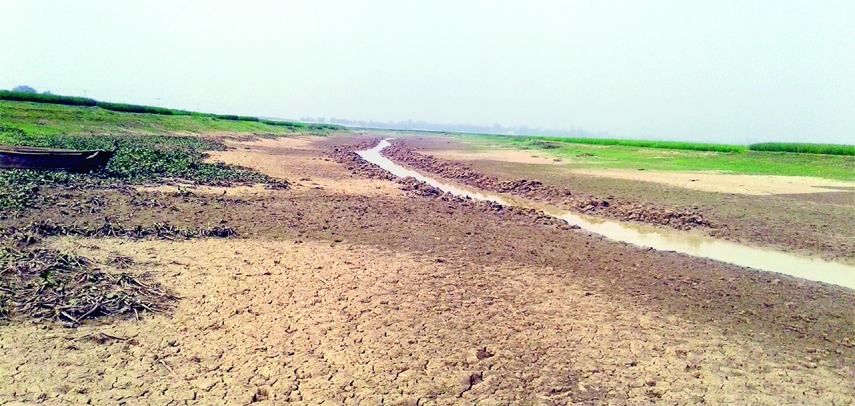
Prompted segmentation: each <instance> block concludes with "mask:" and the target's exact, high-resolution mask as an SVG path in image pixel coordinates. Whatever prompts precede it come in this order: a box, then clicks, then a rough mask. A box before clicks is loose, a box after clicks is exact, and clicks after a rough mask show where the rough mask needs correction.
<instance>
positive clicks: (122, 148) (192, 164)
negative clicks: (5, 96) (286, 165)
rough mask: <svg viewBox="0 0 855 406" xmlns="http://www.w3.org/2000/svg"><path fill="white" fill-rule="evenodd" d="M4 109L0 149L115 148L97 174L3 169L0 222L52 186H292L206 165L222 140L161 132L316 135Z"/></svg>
mask: <svg viewBox="0 0 855 406" xmlns="http://www.w3.org/2000/svg"><path fill="white" fill-rule="evenodd" d="M0 107H2V116H0V145H16V146H33V147H47V148H67V149H104V150H113V149H115V148H117V147H118V150H117V152H116V154H115V155H114V156H113V158H112V159H111V160H110V162H109V163H108V164H107V166H106V167H105V168H104V169H102V170H101V171H99V172H97V173H90V174H71V173H67V172H50V171H29V170H3V171H0V217H2V216H5V215H8V214H10V212H20V211H22V210H26V209H28V208H32V207H35V206H38V205H39V204H41V203H44V200H43V196H42V194H41V193H40V190H41V189H42V188H44V187H48V186H60V185H61V186H63V187H65V188H68V189H79V188H91V187H114V186H117V185H121V184H127V183H130V184H139V183H146V182H158V181H161V180H163V179H164V178H180V179H184V180H187V181H191V182H194V183H197V184H207V185H228V184H232V183H242V184H250V183H265V184H268V185H270V186H272V187H287V182H284V181H279V180H276V179H272V178H270V177H268V176H266V175H263V174H261V173H258V172H254V171H251V170H248V169H245V168H241V167H237V166H233V165H226V164H222V163H207V162H203V161H204V158H205V151H212V150H223V149H225V145H224V144H223V143H222V142H221V141H219V140H215V139H213V138H205V137H193V136H175V135H165V134H164V132H200V133H201V132H205V131H229V132H241V133H253V134H258V133H260V134H265V135H268V134H273V135H282V134H293V133H294V132H295V131H302V132H309V131H316V130H313V129H311V128H309V127H308V126H303V127H294V128H291V127H285V126H271V125H268V124H264V123H261V122H256V121H222V120H216V119H213V118H210V117H198V116H180V117H179V116H164V115H151V114H137V113H117V112H112V111H106V110H103V109H99V108H91V107H76V106H74V107H72V106H61V105H55V104H36V103H21V102H6V101H4V102H2V104H0ZM93 134H99V135H93Z"/></svg>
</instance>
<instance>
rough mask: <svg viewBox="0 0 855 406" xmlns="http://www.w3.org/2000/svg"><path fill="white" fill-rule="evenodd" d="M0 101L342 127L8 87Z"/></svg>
mask: <svg viewBox="0 0 855 406" xmlns="http://www.w3.org/2000/svg"><path fill="white" fill-rule="evenodd" d="M0 100H6V101H17V102H31V103H40V104H58V105H65V106H81V107H98V108H101V109H104V110H109V111H115V112H122V113H139V114H157V115H164V116H193V117H206V118H211V119H215V120H227V121H253V122H261V123H264V124H267V125H271V126H281V127H287V128H290V129H293V130H313V131H339V130H343V127H341V126H337V125H333V124H304V123H294V122H290V121H275V120H261V119H259V118H258V117H251V116H238V115H234V114H209V113H199V112H195V111H187V110H176V109H168V108H163V107H155V106H141V105H138V104H127V103H112V102H104V101H98V100H95V99H89V98H85V97H74V96H61V95H55V94H38V93H25V92H11V91H8V90H0Z"/></svg>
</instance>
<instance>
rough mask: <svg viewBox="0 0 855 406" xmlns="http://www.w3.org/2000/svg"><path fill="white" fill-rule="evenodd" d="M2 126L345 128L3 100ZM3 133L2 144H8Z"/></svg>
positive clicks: (46, 131) (144, 130)
mask: <svg viewBox="0 0 855 406" xmlns="http://www.w3.org/2000/svg"><path fill="white" fill-rule="evenodd" d="M0 125H2V126H6V127H11V128H15V129H20V130H23V131H26V132H27V133H28V134H42V135H45V136H52V135H62V134H65V135H73V134H86V135H91V134H114V133H135V134H163V133H171V132H182V133H205V132H230V133H249V134H258V135H262V134H263V135H289V134H294V133H312V134H318V135H323V134H327V133H330V132H335V131H342V128H341V127H339V126H334V125H321V124H304V123H292V122H285V121H270V120H263V121H262V120H259V121H245V120H222V119H218V118H215V117H212V116H211V115H204V114H195V113H194V114H190V115H163V114H141V113H126V112H116V111H110V110H105V109H102V108H100V107H79V106H64V105H57V104H45V103H28V102H12V101H5V100H4V101H0ZM2 137H3V134H0V144H8V142H5V141H4V140H3V138H2Z"/></svg>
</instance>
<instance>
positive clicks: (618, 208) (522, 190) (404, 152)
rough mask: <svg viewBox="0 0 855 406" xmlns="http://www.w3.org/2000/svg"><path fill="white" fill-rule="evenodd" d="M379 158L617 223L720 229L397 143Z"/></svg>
mask: <svg viewBox="0 0 855 406" xmlns="http://www.w3.org/2000/svg"><path fill="white" fill-rule="evenodd" d="M381 154H382V155H384V156H386V157H387V158H389V159H392V160H394V161H396V162H398V163H401V164H404V165H407V166H410V167H412V168H415V169H418V170H420V171H424V172H428V173H431V174H433V175H436V176H439V177H442V178H444V179H451V180H454V181H457V182H460V183H463V184H465V185H469V186H473V187H476V188H478V189H481V190H486V191H489V192H494V193H504V194H509V195H513V196H518V197H523V198H526V199H531V200H535V201H539V202H544V203H548V204H551V205H556V206H559V207H562V208H565V209H568V210H571V211H574V212H578V213H582V214H588V215H597V216H603V217H608V218H612V219H616V220H620V221H638V222H643V223H650V224H654V225H659V226H667V227H671V228H675V229H679V230H690V229H693V228H697V227H703V228H719V226H718V225H716V224H713V223H711V222H710V221H708V220H707V219H705V218H704V216H703V214H701V213H699V212H697V211H696V210H692V209H687V208H677V207H672V208H666V207H658V206H653V205H650V204H642V203H635V202H628V201H622V200H620V199H616V198H615V197H613V196H607V197H598V196H583V195H578V194H575V193H573V192H572V191H571V190H569V189H566V188H558V187H555V186H552V185H547V184H544V183H541V182H539V181H537V180H527V179H517V180H513V181H501V180H499V179H498V178H496V177H492V176H488V175H485V174H483V173H480V172H477V171H475V170H473V169H472V168H471V167H470V166H468V165H466V164H463V163H458V162H450V161H446V160H442V159H439V158H436V157H434V156H430V155H423V154H420V153H418V152H415V151H414V150H412V149H411V148H409V147H408V146H407V145H406V144H405V143H404V142H401V141H396V142H393V143H392V145H391V146H389V147H387V148H385V149H383V151H381Z"/></svg>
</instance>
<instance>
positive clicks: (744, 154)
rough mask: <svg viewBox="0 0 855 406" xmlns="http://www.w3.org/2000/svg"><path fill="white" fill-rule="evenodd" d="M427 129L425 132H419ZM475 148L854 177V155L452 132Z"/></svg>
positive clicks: (629, 165) (659, 165)
mask: <svg viewBox="0 0 855 406" xmlns="http://www.w3.org/2000/svg"><path fill="white" fill-rule="evenodd" d="M419 135H423V134H419ZM454 137H455V138H457V139H458V140H460V141H463V142H465V143H467V144H469V145H471V146H473V147H474V148H475V149H476V150H490V149H497V148H498V149H516V150H530V151H532V153H533V155H539V156H544V157H548V158H553V159H559V160H561V162H563V163H564V164H566V165H568V166H571V167H578V168H619V169H644V170H662V171H721V172H730V173H740V174H755V175H786V176H811V177H818V178H826V179H837V180H855V157H853V156H845V155H817V154H781V153H777V152H766V151H754V150H749V149H747V148H743V149H742V150H738V151H734V152H719V151H697V150H689V149H664V148H650V147H647V146H644V147H641V146H626V145H601V144H594V145H589V144H578V143H573V142H564V141H562V140H561V139H556V138H550V139H548V140H545V139H544V138H545V137H520V136H515V137H514V136H502V135H474V134H457V135H454Z"/></svg>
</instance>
